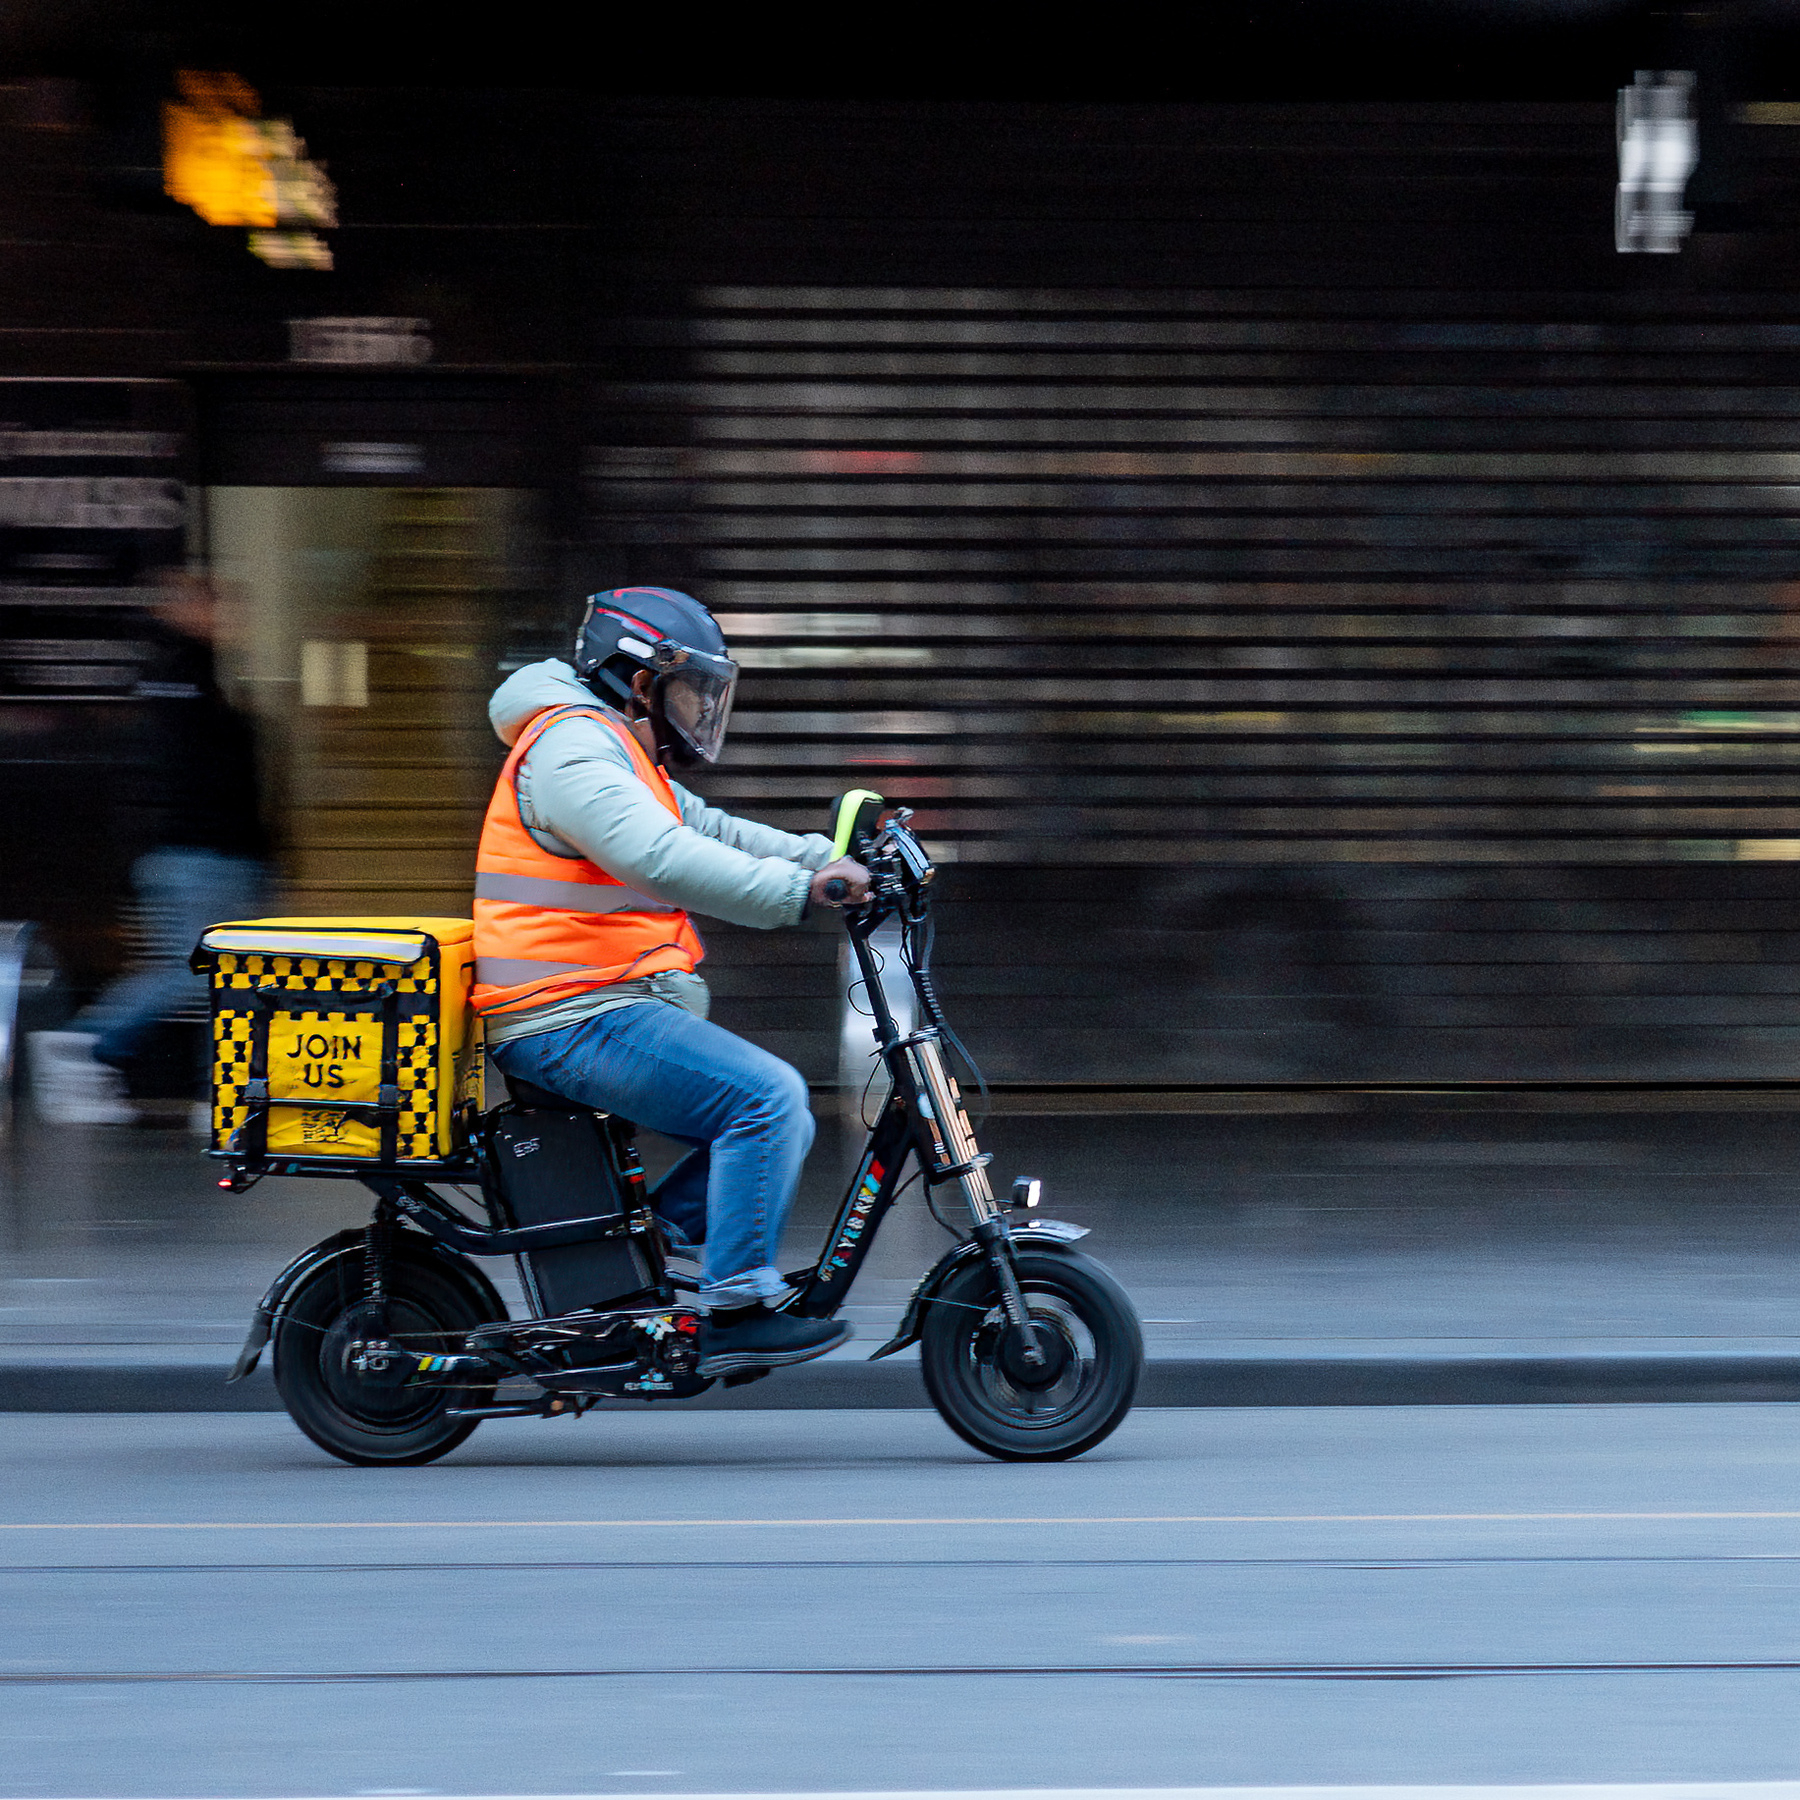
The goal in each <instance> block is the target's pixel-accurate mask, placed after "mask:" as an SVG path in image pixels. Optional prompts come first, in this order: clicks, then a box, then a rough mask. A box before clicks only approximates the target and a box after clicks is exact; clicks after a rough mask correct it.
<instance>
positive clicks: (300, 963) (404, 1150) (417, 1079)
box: [212, 951, 438, 1161]
mask: <svg viewBox="0 0 1800 1800" xmlns="http://www.w3.org/2000/svg"><path fill="white" fill-rule="evenodd" d="M390 980H392V981H393V982H394V988H395V991H396V993H398V994H400V995H402V996H405V995H416V996H419V997H420V998H421V999H423V1000H424V1001H425V1006H424V1007H423V1008H420V1001H419V999H415V1000H414V1001H413V1002H412V1007H413V1008H419V1010H411V1009H408V1010H406V1011H403V1012H402V1015H401V1017H400V1020H399V1046H398V1047H399V1055H398V1056H397V1058H396V1065H395V1074H396V1081H397V1085H398V1086H399V1089H400V1116H399V1121H398V1126H397V1131H396V1136H395V1146H396V1150H397V1153H398V1155H399V1157H400V1158H401V1160H402V1161H415V1160H419V1159H430V1158H433V1157H435V1156H436V1155H437V1154H438V1130H437V1122H438V1121H437V1104H438V1071H437V1053H438V1022H437V1011H436V1005H435V997H436V994H437V991H438V983H437V976H436V974H435V972H434V971H433V969H432V965H431V960H430V958H426V959H425V960H424V961H422V962H417V963H414V964H413V965H412V967H411V968H410V969H408V970H407V971H406V972H405V973H404V974H402V975H401V976H400V977H399V978H398V979H397V980H396V979H395V978H394V976H393V975H392V973H391V965H388V964H384V963H374V962H346V961H343V960H341V959H336V958H330V957H312V956H266V955H260V954H256V953H253V952H249V951H221V952H220V953H219V957H218V963H217V966H216V968H215V969H214V972H213V978H212V986H213V1007H214V1011H213V1117H212V1127H213V1134H212V1143H213V1148H214V1149H215V1150H230V1149H232V1148H234V1147H235V1146H234V1145H233V1144H232V1142H231V1139H232V1136H233V1134H234V1133H235V1132H237V1131H238V1130H239V1129H241V1128H242V1127H243V1126H244V1125H245V1124H247V1123H248V1122H249V1118H250V1107H249V1104H248V1102H247V1101H246V1100H245V1098H244V1089H245V1087H246V1085H247V1084H248V1082H249V1080H250V1052H251V1034H252V1032H253V1030H254V1028H255V1021H256V1019H257V1018H258V1017H259V1016H260V1017H262V1018H264V1019H267V1017H268V1014H267V1012H261V1013H260V1015H259V1013H258V1012H256V1011H252V1010H249V1009H244V1010H239V1009H238V1008H236V1007H234V1006H233V1005H232V1003H231V997H232V993H233V991H234V990H242V989H245V988H259V989H263V990H265V991H266V990H267V988H269V987H270V986H274V987H276V988H279V989H281V990H283V991H291V992H293V993H295V994H303V995H305V996H306V999H307V1002H308V1004H306V1005H305V1007H304V1010H305V1012H306V1013H307V1014H308V1016H313V1017H317V1018H318V1019H319V1020H320V1021H321V1022H324V1023H330V1022H335V1021H338V1020H342V1021H343V1022H344V1023H346V1024H361V1023H366V1022H367V1021H368V1019H369V1015H368V1014H367V1013H361V1012H359V1013H348V1012H342V1011H333V1010H332V1009H331V1006H330V1003H329V1001H328V1000H327V999H325V996H327V995H330V994H366V993H370V992H371V991H373V990H374V989H375V988H376V987H377V986H379V985H380V984H382V983H384V982H387V981H390ZM314 996H318V998H317V999H316V1000H315V999H314ZM402 1006H403V1007H404V1006H405V1001H404V1000H403V1001H402ZM363 1116H367V1115H363Z"/></svg>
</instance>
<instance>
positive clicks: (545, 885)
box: [475, 875, 681, 913]
mask: <svg viewBox="0 0 1800 1800" xmlns="http://www.w3.org/2000/svg"><path fill="white" fill-rule="evenodd" d="M475 898H476V899H477V900H522V901H524V903H525V904H526V905H527V906H543V907H548V908H549V909H550V910H551V911H552V912H578V913H609V912H656V913H672V912H680V911H681V908H680V907H679V906H665V905H664V904H663V903H662V902H661V901H660V900H652V899H651V898H650V896H649V895H648V894H640V893H639V892H638V891H637V889H636V888H628V887H623V886H619V887H611V888H605V887H595V886H594V885H593V883H592V882H587V881H546V880H545V879H544V878H543V876H541V875H477V876H476V877H475Z"/></svg>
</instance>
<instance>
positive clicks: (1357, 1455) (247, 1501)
mask: <svg viewBox="0 0 1800 1800" xmlns="http://www.w3.org/2000/svg"><path fill="white" fill-rule="evenodd" d="M1796 1774H1800V1412H1797V1411H1795V1410H1794V1409H1792V1408H1788V1407H1778V1406H1751V1405H1738V1406H1721V1407H1703V1406H1686V1407H1683V1406H1662V1407H1606V1408H1585V1407H1548V1408H1536V1407H1508V1408H1494V1409H1488V1408H1474V1407H1469V1408H1443V1409H1438V1408H1395V1409H1379V1408H1349V1409H1322V1410H1304V1409H1285V1410H1281V1411H1267V1412H1265V1411H1255V1410H1247V1409H1245V1410H1229V1411H1183V1410H1158V1411H1155V1412H1145V1413H1141V1414H1139V1415H1138V1416H1137V1417H1135V1418H1134V1419H1132V1420H1131V1421H1129V1422H1128V1423H1127V1425H1126V1427H1125V1428H1124V1429H1123V1430H1122V1431H1121V1432H1120V1433H1119V1434H1118V1436H1117V1437H1115V1438H1114V1439H1113V1440H1112V1441H1111V1443H1109V1444H1108V1445H1107V1446H1105V1447H1104V1448H1103V1449H1102V1450H1101V1451H1100V1452H1099V1453H1097V1454H1095V1455H1094V1456H1092V1457H1090V1458H1088V1459H1086V1460H1084V1461H1082V1462H1078V1463H1075V1464H1069V1465H1064V1466H1059V1467H1047V1468H1019V1467H1008V1466H1004V1465H999V1464H994V1463H990V1462H987V1461H985V1460H983V1459H981V1458H979V1457H976V1456H975V1455H973V1454H972V1453H969V1452H966V1451H965V1450H964V1449H963V1448H962V1447H961V1446H960V1445H959V1444H958V1443H957V1442H956V1441H955V1440H954V1439H952V1438H951V1437H950V1435H949V1434H948V1432H946V1431H945V1430H944V1428H943V1427H942V1425H941V1424H940V1423H939V1422H938V1421H937V1419H936V1417H935V1415H932V1414H930V1413H911V1412H880V1413H845V1412H809V1413H794V1412H789V1413H775V1412H772V1413H744V1414H711V1415H682V1414H680V1413H676V1412H669V1413H659V1412H649V1411H646V1412H645V1413H643V1414H641V1415H640V1414H611V1415H605V1416H602V1417H596V1418H590V1419H587V1420H583V1421H579V1422H564V1421H556V1422H538V1421H518V1422H513V1421H508V1422H505V1423H501V1424H490V1425H486V1426H484V1427H483V1428H482V1429H481V1431H479V1432H478V1433H477V1434H476V1436H475V1437H474V1439H473V1440H472V1441H471V1442H470V1443H469V1444H468V1445H467V1446H466V1447H465V1448H464V1449H463V1450H461V1451H459V1452H458V1453H457V1454H456V1455H455V1456H453V1457H452V1458H450V1459H448V1460H447V1461H445V1462H444V1463H442V1464H439V1465H437V1466H436V1467H434V1468H430V1469H423V1470H395V1471H368V1470H352V1469H347V1468H343V1467H340V1466H338V1465H337V1464H335V1463H332V1462H330V1461H329V1460H328V1459H326V1458H325V1457H324V1456H322V1455H320V1454H319V1453H317V1452H315V1451H314V1450H313V1449H312V1448H311V1447H310V1446H309V1445H308V1444H306V1443H305V1442H304V1441H303V1440H302V1439H300V1438H299V1437H298V1436H297V1434H295V1433H294V1431H293V1430H292V1428H291V1427H290V1426H288V1424H287V1423H286V1421H285V1420H284V1419H282V1418H280V1417H274V1416H266V1415H253V1414H252V1415H208V1416H199V1415H168V1414H163V1415H139V1416H133V1417H119V1416H105V1415H101V1416H96V1415H87V1416H81V1417H55V1416H42V1415H19V1414H14V1415H6V1416H0V1794H3V1795H6V1796H25V1795H32V1796H76V1795H82V1796H109V1795H117V1796H154V1795H161V1796H176V1795H182V1796H208V1795H306V1794H311V1795H354V1794H363V1795H380V1794H388V1795H397V1794H403V1793H431V1794H440V1793H441V1794H446V1795H455V1794H487V1795H494V1794H582V1793H587V1794H592V1793H604V1792H620V1793H639V1794H660V1793H667V1794H691V1793H708V1792H710V1793H720V1792H739V1793H741V1792H750V1791H756V1790H765V1791H789V1792H791V1791H796V1790H798V1791H808V1790H811V1791H820V1790H840V1791H841V1790H856V1789H861V1790H868V1789H969V1788H1022V1787H1024V1788H1029V1787H1037V1788H1067V1787H1076V1786H1096V1787H1111V1788H1122V1787H1138V1786H1150V1787H1177V1786H1190V1785H1196V1786H1197V1785H1212V1784H1218V1785H1231V1784H1283V1783H1294V1784H1311V1783H1319V1784H1329V1783H1344V1784H1359V1783H1409V1782H1410V1783H1440V1782H1452V1783H1453V1782H1467V1783H1503V1782H1564V1781H1568V1782H1581V1781H1585V1782H1595V1781H1681V1780H1688V1781H1719V1780H1747V1779H1763V1780H1770V1779H1782V1778H1787V1777H1792V1776H1794V1775H1796Z"/></svg>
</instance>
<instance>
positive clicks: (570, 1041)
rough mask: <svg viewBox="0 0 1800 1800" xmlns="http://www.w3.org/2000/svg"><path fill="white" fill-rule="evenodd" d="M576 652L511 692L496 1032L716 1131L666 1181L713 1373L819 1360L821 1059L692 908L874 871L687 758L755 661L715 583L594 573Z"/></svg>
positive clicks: (777, 913)
mask: <svg viewBox="0 0 1800 1800" xmlns="http://www.w3.org/2000/svg"><path fill="white" fill-rule="evenodd" d="M573 665H574V666H573V667H572V668H571V666H570V664H569V663H567V662H563V661H561V660H551V661H547V662H540V663H534V664H532V665H530V666H529V667H527V668H523V669H520V670H519V671H518V672H517V673H516V674H514V675H512V676H510V677H509V678H508V679H507V680H506V681H505V682H504V683H503V684H502V685H501V687H500V689H499V690H498V692H496V693H495V695H494V697H493V699H492V701H491V702H490V703H489V707H488V716H489V718H490V719H491V720H492V721H493V725H494V729H495V731H496V732H497V733H498V734H499V736H500V739H501V741H502V742H503V743H504V744H506V745H508V746H509V748H510V750H511V754H510V755H509V756H508V757H507V759H506V765H505V767H504V768H503V769H502V770H501V773H500V779H499V782H498V784H497V785H496V786H495V789H494V797H493V800H492V801H491V802H490V804H489V806H488V811H487V818H486V820H485V822H484V823H483V826H482V832H481V847H480V851H479V853H478V855H477V857H476V864H475V868H476V874H475V952H476V988H475V1006H476V1010H477V1011H478V1012H480V1013H481V1014H482V1015H483V1018H484V1021H485V1025H486V1031H487V1042H488V1047H489V1049H490V1051H491V1052H492V1054H493V1057H494V1060H495V1061H496V1062H497V1063H498V1064H499V1066H500V1067H501V1069H502V1070H503V1071H504V1072H505V1073H506V1074H508V1075H510V1076H513V1077H515V1078H518V1079H522V1080H525V1081H529V1082H532V1083H534V1084H535V1085H536V1086H538V1087H541V1088H547V1089H549V1090H550V1091H551V1092H553V1093H557V1094H561V1095H564V1096H565V1097H567V1098H568V1099H570V1100H573V1101H578V1102H580V1103H581V1104H583V1105H587V1106H594V1107H599V1108H602V1109H604V1110H605V1111H608V1112H613V1113H617V1114H619V1115H620V1116H621V1117H623V1118H627V1119H632V1120H634V1121H636V1122H637V1123H638V1124H640V1125H644V1126H647V1127H648V1128H649V1129H651V1130H653V1131H658V1132H661V1133H662V1134H663V1135H664V1136H666V1137H671V1138H675V1139H677V1140H679V1141H680V1142H682V1143H686V1144H689V1145H692V1146H693V1148H692V1150H691V1151H690V1153H689V1154H688V1155H687V1156H686V1157H684V1158H683V1159H682V1160H681V1161H680V1162H679V1163H677V1164H676V1165H675V1167H674V1168H673V1169H672V1170H671V1171H670V1172H669V1174H668V1175H667V1176H666V1177H665V1178H664V1180H663V1181H662V1183H661V1184H660V1185H659V1187H658V1188H657V1190H656V1194H655V1205H656V1210H657V1212H658V1214H659V1215H660V1216H661V1217H662V1219H663V1220H664V1221H665V1223H666V1224H668V1225H669V1226H670V1227H672V1228H673V1232H672V1235H677V1236H681V1235H685V1237H686V1239H687V1240H688V1241H689V1242H690V1243H695V1244H698V1243H702V1242H703V1243H704V1252H703V1263H702V1285H701V1289H700V1300H701V1303H702V1305H703V1306H704V1307H705V1308H706V1310H707V1313H708V1315H709V1316H708V1321H707V1327H706V1343H705V1351H704V1355H703V1358H702V1361H701V1364H700V1372H701V1373H702V1374H705V1375H723V1374H730V1373H732V1372H734V1371H736V1370H739V1369H755V1368H773V1367H776V1366H778V1365H780V1364H784V1363H792V1362H804V1361H805V1360H807V1359H808V1358H809V1357H814V1356H820V1355H823V1354H824V1353H825V1352H826V1351H827V1350H829V1349H831V1348H832V1347H833V1346H834V1345H836V1344H839V1343H841V1342H843V1341H844V1339H846V1338H847V1337H849V1335H850V1327H849V1326H848V1325H845V1324H842V1323H839V1322H837V1321H834V1320H825V1319H803V1318H796V1317H793V1316H792V1315H790V1314H788V1313H785V1312H783V1311H781V1310H780V1303H781V1301H782V1300H783V1299H784V1298H786V1297H788V1296H789V1293H790V1290H789V1289H788V1287H787V1284H786V1283H785V1282H784V1281H783V1280H782V1278H781V1275H780V1274H779V1272H778V1271H777V1269H776V1267H775V1257H776V1253H777V1250H778V1248H779V1245H780V1242H781V1230H782V1225H783V1222H784V1221H785V1220H786V1218H787V1214H788V1209H789V1207H790V1206H791V1205H792V1203H793V1198H794V1190H795V1188H796V1186H797V1185H798V1182H799V1178H800V1168H801V1164H802V1163H803V1162H804V1161H805V1160H806V1153H807V1150H808V1148H809V1147H810V1146H811V1143H812V1137H813V1119H812V1113H811V1111H810V1109H809V1107H808V1105H807V1093H806V1083H805V1082H804V1081H803V1080H802V1079H801V1078H800V1076H799V1074H798V1073H797V1072H796V1071H795V1070H793V1069H791V1068H789V1067H788V1065H787V1064H786V1063H784V1062H781V1061H779V1060H778V1059H777V1058H775V1057H773V1056H771V1055H769V1054H768V1052H767V1051H765V1050H759V1049H757V1048H756V1047H755V1045H753V1044H748V1043H746V1042H745V1041H744V1040H743V1039H742V1038H740V1037H736V1036H734V1035H733V1034H732V1033H731V1032H729V1031H725V1030H723V1029H722V1028H721V1027H719V1026H717V1025H714V1024H712V1023H710V1022H709V1021H708V1019H707V1016H706V1014H707V991H706V984H705V982H704V981H702V980H701V978H700V976H699V975H698V974H697V973H696V965H697V964H698V963H699V961H700V959H701V957H702V956H703V955H704V954H705V951H704V948H703V946H702V944H701V942H700V937H699V934H698V933H697V932H696V931H695V929H694V927H693V925H692V923H691V922H690V921H689V918H688V914H689V912H690V910H691V911H693V912H699V913H706V914H709V915H710V916H712V917H713V918H719V919H726V920H729V921H730V922H731V923H732V924H734V925H755V926H762V927H772V926H777V925H797V924H799V923H800V921H801V920H802V919H803V918H804V917H805V916H806V914H807V911H808V909H809V908H810V907H812V906H815V905H821V904H827V902H826V901H825V885H826V883H827V882H828V881H831V880H832V879H833V878H834V877H835V878H838V879H841V880H842V881H844V882H845V883H846V884H847V891H848V897H849V899H850V900H852V901H855V900H860V899H862V898H863V897H864V896H866V894H867V892H868V876H867V873H866V872H865V871H864V870H863V869H862V868H861V867H860V866H859V865H858V864H856V863H853V862H849V861H840V862H835V863H834V862H833V861H832V858H831V846H830V845H829V843H828V842H827V841H826V840H825V839H824V838H822V837H812V836H809V837H796V836H794V835H792V834H791V833H789V832H785V831H776V830H774V829H773V828H771V827H770V826H767V825H757V824H754V823H752V822H751V821H749V820H747V819H738V818H733V817H732V816H731V815H730V814H729V813H724V812H720V811H719V810H718V809H717V808H715V807H711V806H708V805H706V803H705V802H704V801H702V800H700V799H699V798H698V797H697V796H695V795H693V794H691V793H689V792H688V791H687V789H685V788H683V787H681V786H680V785H679V784H678V783H676V782H674V781H672V780H670V778H669V775H668V773H667V770H668V768H669V767H670V766H671V765H674V766H677V767H680V766H683V765H691V764H694V763H701V762H713V761H715V760H716V759H717V757H718V754H719V750H720V747H721V745H722V744H723V743H724V739H725V729H726V725H727V723H728V721H729V719H730V714H731V700H732V693H733V690H734V688H735V686H736V682H737V665H736V664H735V663H734V662H733V661H732V660H731V657H730V655H729V653H728V652H727V650H726V646H725V640H724V638H723V636H722V635H721V634H720V631H719V627H718V625H717V623H716V622H715V621H714V619H713V617H712V615H711V614H710V613H709V612H708V611H707V610H706V608H705V607H703V606H702V605H701V604H700V603H699V602H698V601H697V600H694V599H691V598H690V597H689V596H688V595H686V594H680V593H676V592H674V591H673V590H672V589H669V588H618V589H615V590H613V591H612V592H610V593H604V594H596V595H594V596H593V597H592V598H591V599H590V600H589V602H588V606H587V611H586V613H585V615H584V616H583V618H582V622H581V627H580V630H579V632H578V633H577V635H576V640H575V654H574V657H573Z"/></svg>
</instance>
